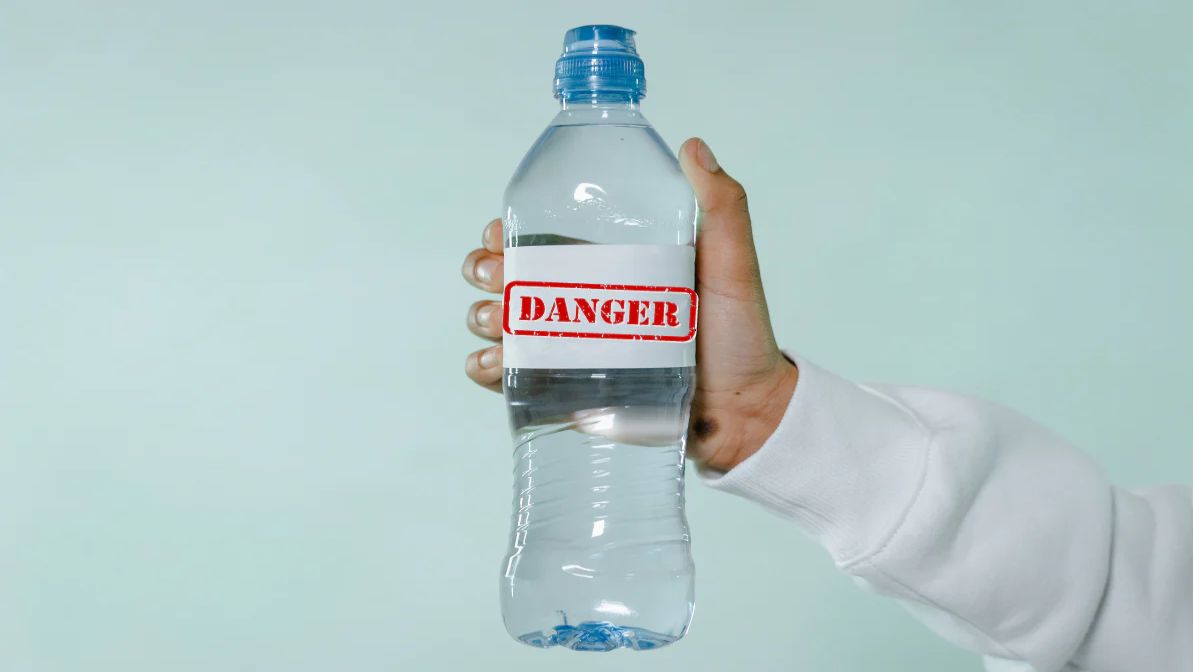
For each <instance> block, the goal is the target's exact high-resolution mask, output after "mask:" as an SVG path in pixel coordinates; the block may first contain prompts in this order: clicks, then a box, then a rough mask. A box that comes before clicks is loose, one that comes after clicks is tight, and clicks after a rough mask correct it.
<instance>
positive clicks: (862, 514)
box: [701, 359, 1192, 672]
mask: <svg viewBox="0 0 1200 672" xmlns="http://www.w3.org/2000/svg"><path fill="white" fill-rule="evenodd" d="M795 361H796V363H797V366H798V367H799V368H800V376H799V379H798V382H797V384H796V391H795V393H794V395H793V397H792V400H791V403H790V404H789V406H788V409H787V411H786V413H785V414H784V417H783V419H782V421H781V422H780V425H779V427H778V428H777V429H776V430H775V433H774V434H773V435H772V436H771V437H770V438H769V439H768V440H767V442H766V443H765V444H764V445H763V446H762V448H760V449H759V450H758V452H756V453H755V454H754V455H752V456H751V457H750V458H749V459H747V460H746V461H745V462H743V463H742V464H740V465H738V466H737V467H736V468H734V469H733V470H731V471H729V472H728V473H724V474H720V473H714V472H705V471H703V470H702V471H701V477H702V478H703V479H704V480H705V482H706V483H707V484H708V485H710V486H712V487H714V488H717V489H719V490H724V491H728V492H732V493H735V494H738V495H741V496H744V497H747V498H749V499H752V500H755V501H757V502H759V503H761V504H764V505H766V506H767V507H769V508H771V509H773V510H775V511H776V512H778V513H780V514H782V515H784V516H786V517H788V518H790V519H792V520H794V521H796V522H797V523H798V524H799V525H800V526H801V527H802V528H803V529H804V530H805V531H806V532H808V533H809V534H811V535H812V536H813V537H815V538H816V540H817V541H818V542H820V543H821V544H822V545H823V546H824V547H825V548H826V549H827V550H828V551H829V553H830V554H831V555H832V556H833V559H834V561H835V562H836V563H837V566H838V568H839V569H841V570H842V571H843V572H845V573H847V574H849V575H850V576H851V577H853V578H854V579H855V580H856V581H857V582H859V583H860V584H862V585H864V587H867V588H869V589H871V590H873V591H875V592H878V593H881V594H884V595H888V596H891V597H895V598H899V599H900V600H901V601H902V602H903V603H904V604H905V606H906V607H908V608H909V610H910V611H912V612H913V613H914V614H916V615H917V617H918V618H920V619H921V620H922V621H924V622H925V623H926V624H927V625H928V626H929V627H930V628H932V629H933V630H934V631H935V632H937V633H938V634H939V635H941V636H943V637H945V638H946V639H949V640H951V641H952V642H955V643H956V644H959V645H960V646H963V647H966V648H968V649H972V650H975V651H978V652H980V653H981V654H983V655H984V661H985V667H986V668H987V669H988V670H990V671H992V672H1000V671H1001V670H1003V671H1006V672H1007V671H1013V670H1037V671H1039V672H1055V671H1057V670H1062V669H1086V670H1094V671H1095V672H1108V671H1113V672H1116V671H1120V672H1145V671H1148V670H1155V671H1156V672H1169V671H1172V670H1185V669H1190V664H1191V595H1192V577H1191V564H1192V563H1191V557H1192V545H1191V490H1190V488H1187V487H1166V488H1161V489H1157V490H1154V491H1150V492H1143V493H1140V494H1138V493H1133V492H1128V491H1124V490H1121V489H1118V488H1115V487H1113V486H1112V485H1111V484H1109V482H1108V480H1107V479H1106V478H1105V476H1104V474H1103V473H1101V471H1100V470H1099V468H1098V467H1097V466H1096V465H1095V464H1093V463H1092V462H1091V461H1090V460H1089V459H1088V458H1087V457H1086V456H1084V455H1083V453H1081V452H1080V451H1078V450H1076V449H1075V448H1073V447H1071V446H1070V445H1069V444H1068V443H1066V442H1065V441H1064V440H1062V439H1061V438H1059V437H1057V436H1055V435H1054V434H1052V433H1051V432H1050V431H1048V430H1046V429H1044V428H1042V427H1040V426H1038V425H1037V424H1035V423H1033V422H1031V421H1030V420H1028V419H1026V418H1024V417H1022V416H1020V415H1018V414H1016V413H1014V412H1012V411H1010V410H1007V409H1005V408H1002V407H1000V406H997V405H994V404H990V403H987V402H984V401H980V400H977V399H971V398H966V397H963V396H959V395H954V394H950V393H946V392H941V391H938V390H931V389H922V388H915V387H891V386H865V385H857V384H854V383H851V382H848V381H846V380H843V379H841V378H839V377H837V376H835V375H833V374H831V373H829V372H827V371H824V370H822V369H820V368H819V367H816V366H814V365H812V364H810V363H808V362H805V361H803V360H799V359H796V360H795Z"/></svg>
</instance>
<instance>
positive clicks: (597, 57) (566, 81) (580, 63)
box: [554, 26, 646, 101]
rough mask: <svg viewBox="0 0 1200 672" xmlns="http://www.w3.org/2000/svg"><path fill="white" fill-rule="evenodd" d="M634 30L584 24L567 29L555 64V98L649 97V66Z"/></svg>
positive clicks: (637, 98)
mask: <svg viewBox="0 0 1200 672" xmlns="http://www.w3.org/2000/svg"><path fill="white" fill-rule="evenodd" d="M633 35H634V31H632V30H630V29H628V28H622V27H620V26H580V27H578V28H572V29H571V30H568V31H567V34H566V36H565V37H564V38H563V53H562V56H560V57H559V59H558V63H556V64H555V65H554V97H555V98H558V99H560V100H561V99H563V98H568V97H569V98H587V97H591V98H597V97H605V96H612V97H622V98H629V99H632V100H635V101H637V100H641V99H642V98H645V97H646V66H645V64H644V63H642V59H641V57H639V56H638V53H637V45H636V44H634V41H633Z"/></svg>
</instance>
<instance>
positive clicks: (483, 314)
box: [475, 304, 496, 327]
mask: <svg viewBox="0 0 1200 672" xmlns="http://www.w3.org/2000/svg"><path fill="white" fill-rule="evenodd" d="M494 312H496V307H495V306H493V305H491V304H488V305H485V306H480V308H479V310H477V311H475V324H478V325H479V326H481V327H487V326H490V325H491V323H492V313H494Z"/></svg>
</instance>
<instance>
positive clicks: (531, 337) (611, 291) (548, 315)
mask: <svg viewBox="0 0 1200 672" xmlns="http://www.w3.org/2000/svg"><path fill="white" fill-rule="evenodd" d="M695 262H696V250H695V248H693V247H691V246H690V245H534V246H529V247H510V248H508V249H506V250H504V282H505V285H504V366H505V367H506V368H532V369H644V368H658V367H675V366H681V367H683V366H695V364H696V340H695V339H696V314H697V313H696V311H697V308H698V307H699V306H698V300H697V297H696V292H695V291H694V290H693V283H694V281H695Z"/></svg>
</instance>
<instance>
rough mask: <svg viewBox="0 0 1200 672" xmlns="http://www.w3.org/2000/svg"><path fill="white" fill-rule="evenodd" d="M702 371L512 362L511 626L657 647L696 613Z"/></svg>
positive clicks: (582, 641) (587, 645) (519, 631)
mask: <svg viewBox="0 0 1200 672" xmlns="http://www.w3.org/2000/svg"><path fill="white" fill-rule="evenodd" d="M692 376H693V370H692V369H691V368H662V369H573V370H545V369H509V370H508V371H507V372H506V380H505V396H506V399H507V402H508V409H509V417H510V422H511V425H512V427H513V435H514V461H515V470H514V493H513V497H514V505H513V511H514V514H513V521H512V536H511V539H512V546H511V549H510V552H509V554H508V557H507V558H506V561H505V567H504V572H503V574H502V577H501V592H502V600H503V602H504V603H505V604H504V614H505V620H506V625H507V627H508V629H509V631H510V632H512V633H514V635H516V636H517V638H518V639H519V640H520V641H522V642H525V643H526V644H530V645H532V646H538V647H555V646H562V647H566V648H569V649H573V650H584V651H608V650H612V649H616V648H631V649H635V650H641V649H653V648H658V647H661V646H665V645H666V644H670V643H671V642H673V641H675V640H677V639H679V638H680V637H682V636H683V634H684V632H685V631H686V629H687V626H688V623H689V622H690V620H691V612H692V606H693V579H692V576H693V568H692V560H691V555H690V552H689V548H688V541H689V539H688V529H687V522H686V519H685V518H684V509H683V488H682V480H683V459H684V455H683V453H684V438H685V435H686V430H687V422H688V407H689V404H690V401H691V399H690V396H691V387H692Z"/></svg>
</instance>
